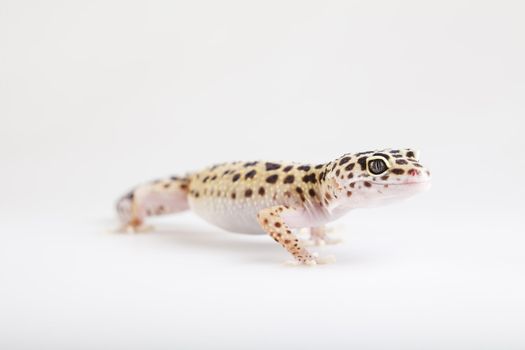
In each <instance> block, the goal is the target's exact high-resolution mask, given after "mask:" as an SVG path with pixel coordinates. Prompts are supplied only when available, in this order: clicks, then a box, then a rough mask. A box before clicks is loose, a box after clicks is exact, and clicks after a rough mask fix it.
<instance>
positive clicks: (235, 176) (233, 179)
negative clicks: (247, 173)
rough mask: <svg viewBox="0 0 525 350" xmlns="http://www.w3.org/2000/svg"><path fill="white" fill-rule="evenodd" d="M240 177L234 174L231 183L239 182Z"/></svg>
mask: <svg viewBox="0 0 525 350" xmlns="http://www.w3.org/2000/svg"><path fill="white" fill-rule="evenodd" d="M240 177H241V174H235V175H233V177H232V181H233V182H235V181H237V180H239V178H240Z"/></svg>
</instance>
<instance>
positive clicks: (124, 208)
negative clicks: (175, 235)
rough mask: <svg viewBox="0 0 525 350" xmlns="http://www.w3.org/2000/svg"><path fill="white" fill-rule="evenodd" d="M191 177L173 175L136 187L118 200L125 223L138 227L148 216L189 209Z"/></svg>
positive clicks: (117, 206) (122, 220) (118, 209)
mask: <svg viewBox="0 0 525 350" xmlns="http://www.w3.org/2000/svg"><path fill="white" fill-rule="evenodd" d="M189 184H190V179H189V177H177V176H172V177H169V178H166V179H160V180H155V181H151V182H148V183H145V184H142V185H139V186H137V187H135V188H134V189H133V190H131V191H129V192H127V193H126V194H124V195H123V196H122V197H120V198H119V199H118V200H117V203H116V210H117V214H118V216H119V219H120V222H121V223H122V224H123V225H127V226H132V227H138V226H140V225H142V224H143V223H144V220H145V218H146V217H148V216H160V215H167V214H174V213H178V212H181V211H185V210H188V209H189V204H188V188H189Z"/></svg>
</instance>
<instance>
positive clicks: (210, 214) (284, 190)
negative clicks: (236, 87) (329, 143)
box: [117, 149, 430, 264]
mask: <svg viewBox="0 0 525 350" xmlns="http://www.w3.org/2000/svg"><path fill="white" fill-rule="evenodd" d="M429 184H430V172H429V171H428V170H427V169H425V168H424V167H423V166H422V165H421V164H420V163H419V160H418V152H416V151H415V150H412V149H384V150H377V151H367V152H360V153H356V154H344V155H343V156H341V157H339V158H337V159H335V160H333V161H330V162H328V163H322V164H302V163H292V162H264V161H251V162H233V163H223V164H217V165H214V166H211V167H208V168H206V169H204V170H201V171H198V172H194V173H190V174H188V175H186V176H183V177H169V178H166V179H161V180H156V181H153V182H150V183H146V184H143V185H139V186H137V187H136V188H135V189H133V190H132V191H131V192H129V193H127V194H125V195H124V196H123V197H121V199H120V200H119V201H118V203H117V211H118V214H119V216H120V219H121V222H122V223H123V224H124V225H127V226H129V227H132V228H138V227H140V226H141V225H142V224H144V221H145V218H146V217H148V216H157V215H165V214H172V213H176V212H180V211H184V210H188V209H190V210H192V211H193V212H195V213H196V214H197V215H198V216H200V217H202V218H203V219H204V220H206V221H208V222H209V223H211V224H214V225H216V226H218V227H221V228H223V229H225V230H227V231H232V232H240V233H252V234H259V233H266V234H268V235H270V236H271V237H272V238H273V239H275V240H276V241H277V242H278V243H280V244H281V245H282V246H283V247H284V248H285V249H286V250H288V252H290V253H291V254H292V255H293V257H294V258H295V260H296V261H297V262H299V263H302V264H312V263H316V262H318V261H319V259H318V258H316V257H315V256H314V255H313V254H311V253H310V252H309V251H308V250H307V249H306V248H305V247H304V245H303V244H302V242H301V240H299V239H298V238H297V236H296V232H295V231H296V230H298V229H302V228H314V230H312V232H315V239H316V240H317V241H319V240H321V239H322V237H324V236H321V235H320V232H324V231H323V229H322V228H323V227H324V225H325V224H327V223H329V222H331V221H334V220H335V219H337V218H339V217H341V216H343V215H344V214H346V213H347V212H348V211H350V210H352V209H355V208H359V207H368V206H375V205H379V204H384V203H388V202H391V201H393V200H397V199H402V198H406V197H410V196H412V195H414V194H416V193H419V192H421V191H423V190H425V189H427V188H428V187H429Z"/></svg>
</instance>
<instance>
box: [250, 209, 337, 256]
mask: <svg viewBox="0 0 525 350" xmlns="http://www.w3.org/2000/svg"><path fill="white" fill-rule="evenodd" d="M300 210H301V209H291V208H289V207H286V206H283V205H279V206H275V207H270V208H265V209H262V210H261V211H259V213H258V214H257V221H258V222H259V224H260V225H261V227H262V228H263V229H264V231H266V232H267V233H268V234H269V235H270V237H272V238H273V239H274V240H275V241H276V242H277V243H279V244H281V245H282V246H283V247H284V248H285V249H286V250H287V251H288V252H289V253H290V254H292V256H293V257H294V259H295V263H296V264H297V263H298V264H304V265H310V266H311V265H317V264H327V263H332V262H334V261H335V258H334V257H331V256H330V257H327V258H320V257H319V256H318V255H317V254H316V253H310V252H309V251H308V250H307V249H306V248H305V247H304V244H303V242H301V241H300V240H299V238H298V237H297V235H296V234H294V233H293V232H292V230H291V229H290V228H289V227H288V225H287V224H286V222H285V220H284V219H283V216H286V215H287V214H291V215H293V214H296V213H297V212H299V211H300Z"/></svg>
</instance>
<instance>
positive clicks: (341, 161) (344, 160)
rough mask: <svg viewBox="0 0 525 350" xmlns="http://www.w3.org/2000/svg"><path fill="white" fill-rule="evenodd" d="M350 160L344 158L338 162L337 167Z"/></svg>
mask: <svg viewBox="0 0 525 350" xmlns="http://www.w3.org/2000/svg"><path fill="white" fill-rule="evenodd" d="M350 159H352V158H351V157H344V158H343V159H341V160H340V161H339V165H343V164H346V163H348V162H349V161H350Z"/></svg>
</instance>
